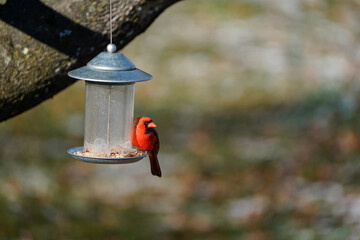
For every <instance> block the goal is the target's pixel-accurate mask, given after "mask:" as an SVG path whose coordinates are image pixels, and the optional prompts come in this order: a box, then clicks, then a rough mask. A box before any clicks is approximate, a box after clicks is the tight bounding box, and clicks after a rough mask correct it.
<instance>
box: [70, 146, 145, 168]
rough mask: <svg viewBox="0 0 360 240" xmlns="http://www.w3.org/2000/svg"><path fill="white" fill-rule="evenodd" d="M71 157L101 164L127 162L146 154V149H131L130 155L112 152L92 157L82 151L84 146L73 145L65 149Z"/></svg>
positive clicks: (141, 157)
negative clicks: (106, 155) (103, 155)
mask: <svg viewBox="0 0 360 240" xmlns="http://www.w3.org/2000/svg"><path fill="white" fill-rule="evenodd" d="M67 152H68V153H69V154H70V155H71V156H72V157H73V158H75V159H77V160H80V161H83V162H90V163H103V164H127V163H134V162H138V161H140V160H141V159H143V158H144V157H146V156H147V152H146V151H141V150H137V149H135V148H134V149H133V150H132V152H131V154H130V156H120V157H118V156H117V154H115V153H112V154H111V155H110V156H109V157H94V156H90V155H89V154H88V152H84V147H74V148H70V149H69V150H68V151H67Z"/></svg>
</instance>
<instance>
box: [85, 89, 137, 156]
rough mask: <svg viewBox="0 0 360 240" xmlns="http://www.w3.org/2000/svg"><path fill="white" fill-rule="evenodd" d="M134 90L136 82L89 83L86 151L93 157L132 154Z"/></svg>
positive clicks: (86, 103)
mask: <svg viewBox="0 0 360 240" xmlns="http://www.w3.org/2000/svg"><path fill="white" fill-rule="evenodd" d="M134 91H135V84H134V83H133V84H128V85H105V84H95V83H92V82H86V96H85V134H84V150H85V151H88V152H89V154H90V155H91V156H94V157H109V156H110V155H112V154H116V155H117V156H118V157H127V156H130V154H131V150H132V143H131V137H132V122H133V115H134Z"/></svg>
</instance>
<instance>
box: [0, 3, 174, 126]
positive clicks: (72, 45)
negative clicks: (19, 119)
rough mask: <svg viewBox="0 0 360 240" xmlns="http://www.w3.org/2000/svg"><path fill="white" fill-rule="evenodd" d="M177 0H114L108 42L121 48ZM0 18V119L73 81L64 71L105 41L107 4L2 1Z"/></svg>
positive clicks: (80, 62) (87, 57)
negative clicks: (111, 31) (111, 29)
mask: <svg viewBox="0 0 360 240" xmlns="http://www.w3.org/2000/svg"><path fill="white" fill-rule="evenodd" d="M177 1H179V0H125V1H124V0H122V1H114V2H113V26H114V29H113V41H114V43H115V44H116V45H117V47H118V48H119V49H121V48H123V47H124V46H125V45H126V44H128V43H129V42H130V41H131V40H132V39H134V38H135V37H136V36H137V35H139V34H140V33H142V32H144V31H145V29H146V28H147V27H148V26H149V25H150V24H151V23H152V22H153V21H154V20H155V19H156V17H158V16H159V15H160V13H162V12H163V11H164V10H165V9H166V8H167V7H169V6H171V5H172V4H173V3H175V2H177ZM0 20H1V21H0V69H3V70H2V71H0V112H1V114H0V121H4V120H6V119H8V118H11V117H13V116H15V115H17V114H20V113H22V112H24V111H26V110H28V109H30V108H32V107H34V106H36V105H37V104H39V103H41V102H43V101H44V100H46V99H48V98H50V97H52V96H54V95H55V94H56V93H58V92H60V91H61V90H63V89H64V88H66V87H68V86H69V85H71V84H72V83H74V82H75V80H74V79H71V78H69V77H67V75H66V74H67V72H68V71H69V70H71V69H74V68H77V67H80V66H82V65H84V64H86V63H87V62H88V61H89V60H90V59H91V58H93V57H94V56H96V55H97V54H98V53H99V52H100V51H103V50H104V49H105V47H106V45H107V44H108V42H109V40H108V34H109V5H108V0H98V1H90V0H87V1H69V0H47V1H43V2H40V1H39V0H7V1H6V2H5V4H3V5H1V4H0Z"/></svg>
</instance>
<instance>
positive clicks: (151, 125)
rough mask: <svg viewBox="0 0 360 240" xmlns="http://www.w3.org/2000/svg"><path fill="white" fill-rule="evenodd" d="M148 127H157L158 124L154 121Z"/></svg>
mask: <svg viewBox="0 0 360 240" xmlns="http://www.w3.org/2000/svg"><path fill="white" fill-rule="evenodd" d="M148 127H149V128H154V127H156V124H155V123H154V122H151V123H149V125H148Z"/></svg>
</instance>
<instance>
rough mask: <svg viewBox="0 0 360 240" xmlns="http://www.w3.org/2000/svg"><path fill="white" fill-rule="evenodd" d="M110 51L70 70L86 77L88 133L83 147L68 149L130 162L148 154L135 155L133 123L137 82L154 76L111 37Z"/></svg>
mask: <svg viewBox="0 0 360 240" xmlns="http://www.w3.org/2000/svg"><path fill="white" fill-rule="evenodd" d="M111 29H112V27H111V1H110V44H109V45H108V46H107V52H101V53H100V54H99V55H97V56H96V57H95V58H94V59H92V60H91V61H90V62H88V63H87V65H86V66H84V67H81V68H78V69H75V70H73V71H70V72H69V73H68V75H69V76H70V77H72V78H76V79H80V80H85V83H86V96H85V134H84V146H83V147H75V148H71V149H69V150H68V153H69V154H70V155H71V156H72V157H74V158H76V159H78V160H81V161H86V162H93V163H120V164H121V163H131V162H136V161H139V160H140V159H142V158H144V157H145V156H146V153H144V154H142V155H139V154H135V156H133V152H134V149H132V141H131V137H132V123H133V115H134V90H135V82H141V81H147V80H150V79H151V78H152V76H151V75H150V74H148V73H145V72H143V71H141V70H139V69H137V68H135V66H134V64H133V63H132V62H130V60H129V59H127V58H126V57H125V56H124V55H123V54H121V53H116V46H115V45H114V44H112V36H111V34H112V33H111V31H112V30H111Z"/></svg>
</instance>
